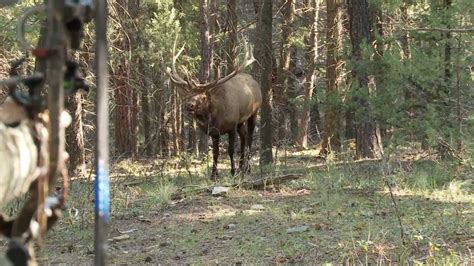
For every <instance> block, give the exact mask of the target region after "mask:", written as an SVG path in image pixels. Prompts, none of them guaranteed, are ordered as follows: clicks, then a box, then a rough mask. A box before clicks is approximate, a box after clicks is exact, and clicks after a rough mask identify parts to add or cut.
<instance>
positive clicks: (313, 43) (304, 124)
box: [296, 0, 319, 149]
mask: <svg viewBox="0 0 474 266" xmlns="http://www.w3.org/2000/svg"><path fill="white" fill-rule="evenodd" d="M307 5H308V7H309V8H310V9H311V13H310V14H311V22H312V26H311V34H310V37H309V38H308V39H307V43H306V47H307V48H308V53H307V55H308V62H309V65H308V74H307V76H306V82H305V85H304V86H305V88H304V90H305V95H304V103H303V112H302V114H301V120H300V125H299V127H298V137H297V139H296V145H297V147H298V148H300V149H307V148H308V126H309V122H310V111H311V98H312V96H313V89H314V86H315V83H316V63H317V60H318V44H319V40H318V34H317V28H318V18H319V0H308V3H307Z"/></svg>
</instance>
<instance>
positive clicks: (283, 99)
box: [273, 0, 295, 145]
mask: <svg viewBox="0 0 474 266" xmlns="http://www.w3.org/2000/svg"><path fill="white" fill-rule="evenodd" d="M283 2H284V3H283V7H282V13H283V22H282V26H281V31H282V32H281V49H280V63H279V65H278V73H277V83H276V84H275V85H274V87H273V88H274V90H275V94H274V97H275V99H274V100H275V103H274V116H275V121H276V123H277V124H276V127H277V128H276V129H277V138H278V140H280V141H284V140H285V139H286V136H287V131H288V129H287V125H286V124H287V119H288V115H287V113H288V90H287V88H288V86H291V83H290V82H289V75H288V74H289V72H290V62H291V57H292V52H293V50H294V48H293V47H291V44H290V35H291V30H292V27H293V20H294V14H293V11H294V8H295V2H294V1H293V0H284V1H283ZM280 141H278V142H277V143H276V144H277V145H278V144H279V142H280Z"/></svg>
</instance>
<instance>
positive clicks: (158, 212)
mask: <svg viewBox="0 0 474 266" xmlns="http://www.w3.org/2000/svg"><path fill="white" fill-rule="evenodd" d="M313 153H314V151H313ZM222 157H225V156H222ZM420 157H422V156H419V155H418V154H409V155H408V156H407V155H406V154H405V155H397V160H398V161H397V162H396V163H394V164H391V165H390V166H389V163H385V166H384V163H382V162H377V161H366V162H345V163H338V162H337V160H334V162H332V163H323V162H318V161H316V160H315V159H314V154H312V151H307V152H304V153H288V154H286V156H285V157H284V158H280V159H279V164H278V165H277V166H275V167H273V168H272V169H273V170H272V174H273V175H279V174H281V173H282V172H286V173H291V172H292V171H294V172H298V173H302V177H301V178H299V179H296V180H292V181H289V182H286V183H284V184H280V185H271V184H269V185H267V186H266V187H265V188H263V189H242V188H236V187H231V184H233V182H235V180H234V179H230V178H228V177H227V176H226V175H228V169H226V168H225V167H228V165H229V164H228V162H226V161H223V162H222V165H220V166H221V167H220V169H221V176H222V177H223V179H222V180H220V181H219V182H217V183H216V184H214V183H212V182H210V181H209V180H208V179H207V176H208V175H207V172H208V168H207V167H205V169H204V168H202V169H201V168H200V167H201V166H202V165H206V163H205V162H200V161H197V160H192V159H190V158H184V157H181V158H176V159H175V160H168V161H164V160H159V159H156V160H140V161H129V160H125V161H118V162H115V163H114V164H113V167H112V169H111V177H112V181H113V182H112V184H111V189H112V218H111V222H110V228H109V236H108V238H109V243H108V247H109V253H108V256H109V257H108V259H109V262H110V264H131V265H133V264H135V265H142V264H146V263H150V264H164V265H169V264H206V265H207V264H255V263H258V264H273V263H276V264H279V263H303V264H313V263H316V264H321V263H326V262H329V263H336V264H339V263H350V264H367V263H377V264H388V263H410V264H413V263H416V262H422V263H428V264H442V265H444V264H464V265H472V263H473V262H474V259H473V254H472V251H473V249H474V219H473V217H474V193H473V192H474V172H473V170H472V168H469V167H464V166H459V165H455V164H450V163H446V162H437V161H435V160H431V159H426V158H425V159H420ZM282 159H283V160H282ZM252 164H253V165H256V164H257V162H253V163H252ZM387 169H389V170H387ZM258 171H259V170H258V167H256V166H254V169H253V172H258ZM88 178H90V177H87V176H86V177H83V178H78V177H76V178H75V180H73V181H72V182H71V186H70V189H71V191H70V192H71V193H70V198H69V201H68V211H66V212H65V215H64V217H63V218H62V219H61V221H60V222H59V223H58V224H57V225H56V226H55V227H54V230H53V231H52V232H50V233H49V234H48V237H47V240H46V244H45V247H44V249H43V251H41V252H39V253H38V259H39V261H40V264H67V265H71V264H74V265H83V264H91V263H92V261H93V256H94V254H93V249H94V247H93V245H94V244H93V243H94V235H93V232H94V224H93V222H94V220H93V217H94V216H93V211H92V208H93V196H92V189H93V184H92V183H91V182H90V181H88ZM214 185H221V186H227V187H230V188H231V189H230V190H229V191H228V192H227V193H225V194H223V195H219V196H213V195H211V193H210V192H209V191H208V189H207V188H210V189H212V188H213V186H214ZM388 186H390V189H389V187H388ZM390 191H392V192H393V197H391V193H390ZM178 192H179V193H178ZM394 202H395V203H396V204H395V205H394ZM395 206H396V207H395ZM0 243H1V242H0Z"/></svg>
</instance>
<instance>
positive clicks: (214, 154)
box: [211, 135, 219, 180]
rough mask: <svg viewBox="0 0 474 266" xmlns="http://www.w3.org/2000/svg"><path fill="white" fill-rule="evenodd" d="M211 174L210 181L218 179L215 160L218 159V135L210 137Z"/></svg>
mask: <svg viewBox="0 0 474 266" xmlns="http://www.w3.org/2000/svg"><path fill="white" fill-rule="evenodd" d="M212 159H213V162H212V173H211V179H212V180H216V179H217V178H218V177H219V174H218V173H217V160H218V159H219V135H217V136H213V137H212Z"/></svg>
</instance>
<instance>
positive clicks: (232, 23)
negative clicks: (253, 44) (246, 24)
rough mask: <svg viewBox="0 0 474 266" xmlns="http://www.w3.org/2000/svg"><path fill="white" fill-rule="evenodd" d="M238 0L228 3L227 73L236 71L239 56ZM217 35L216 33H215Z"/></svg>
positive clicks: (231, 0) (230, 0)
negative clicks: (236, 58) (235, 65)
mask: <svg viewBox="0 0 474 266" xmlns="http://www.w3.org/2000/svg"><path fill="white" fill-rule="evenodd" d="M236 2H237V0H229V1H228V2H227V21H226V24H227V25H226V28H227V31H228V33H227V34H228V35H227V36H228V37H227V39H228V44H227V49H226V54H225V58H226V63H227V73H230V72H232V71H233V70H234V62H235V57H236V56H237V26H238V23H239V22H238V20H237V6H236ZM214 34H215V33H214Z"/></svg>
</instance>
